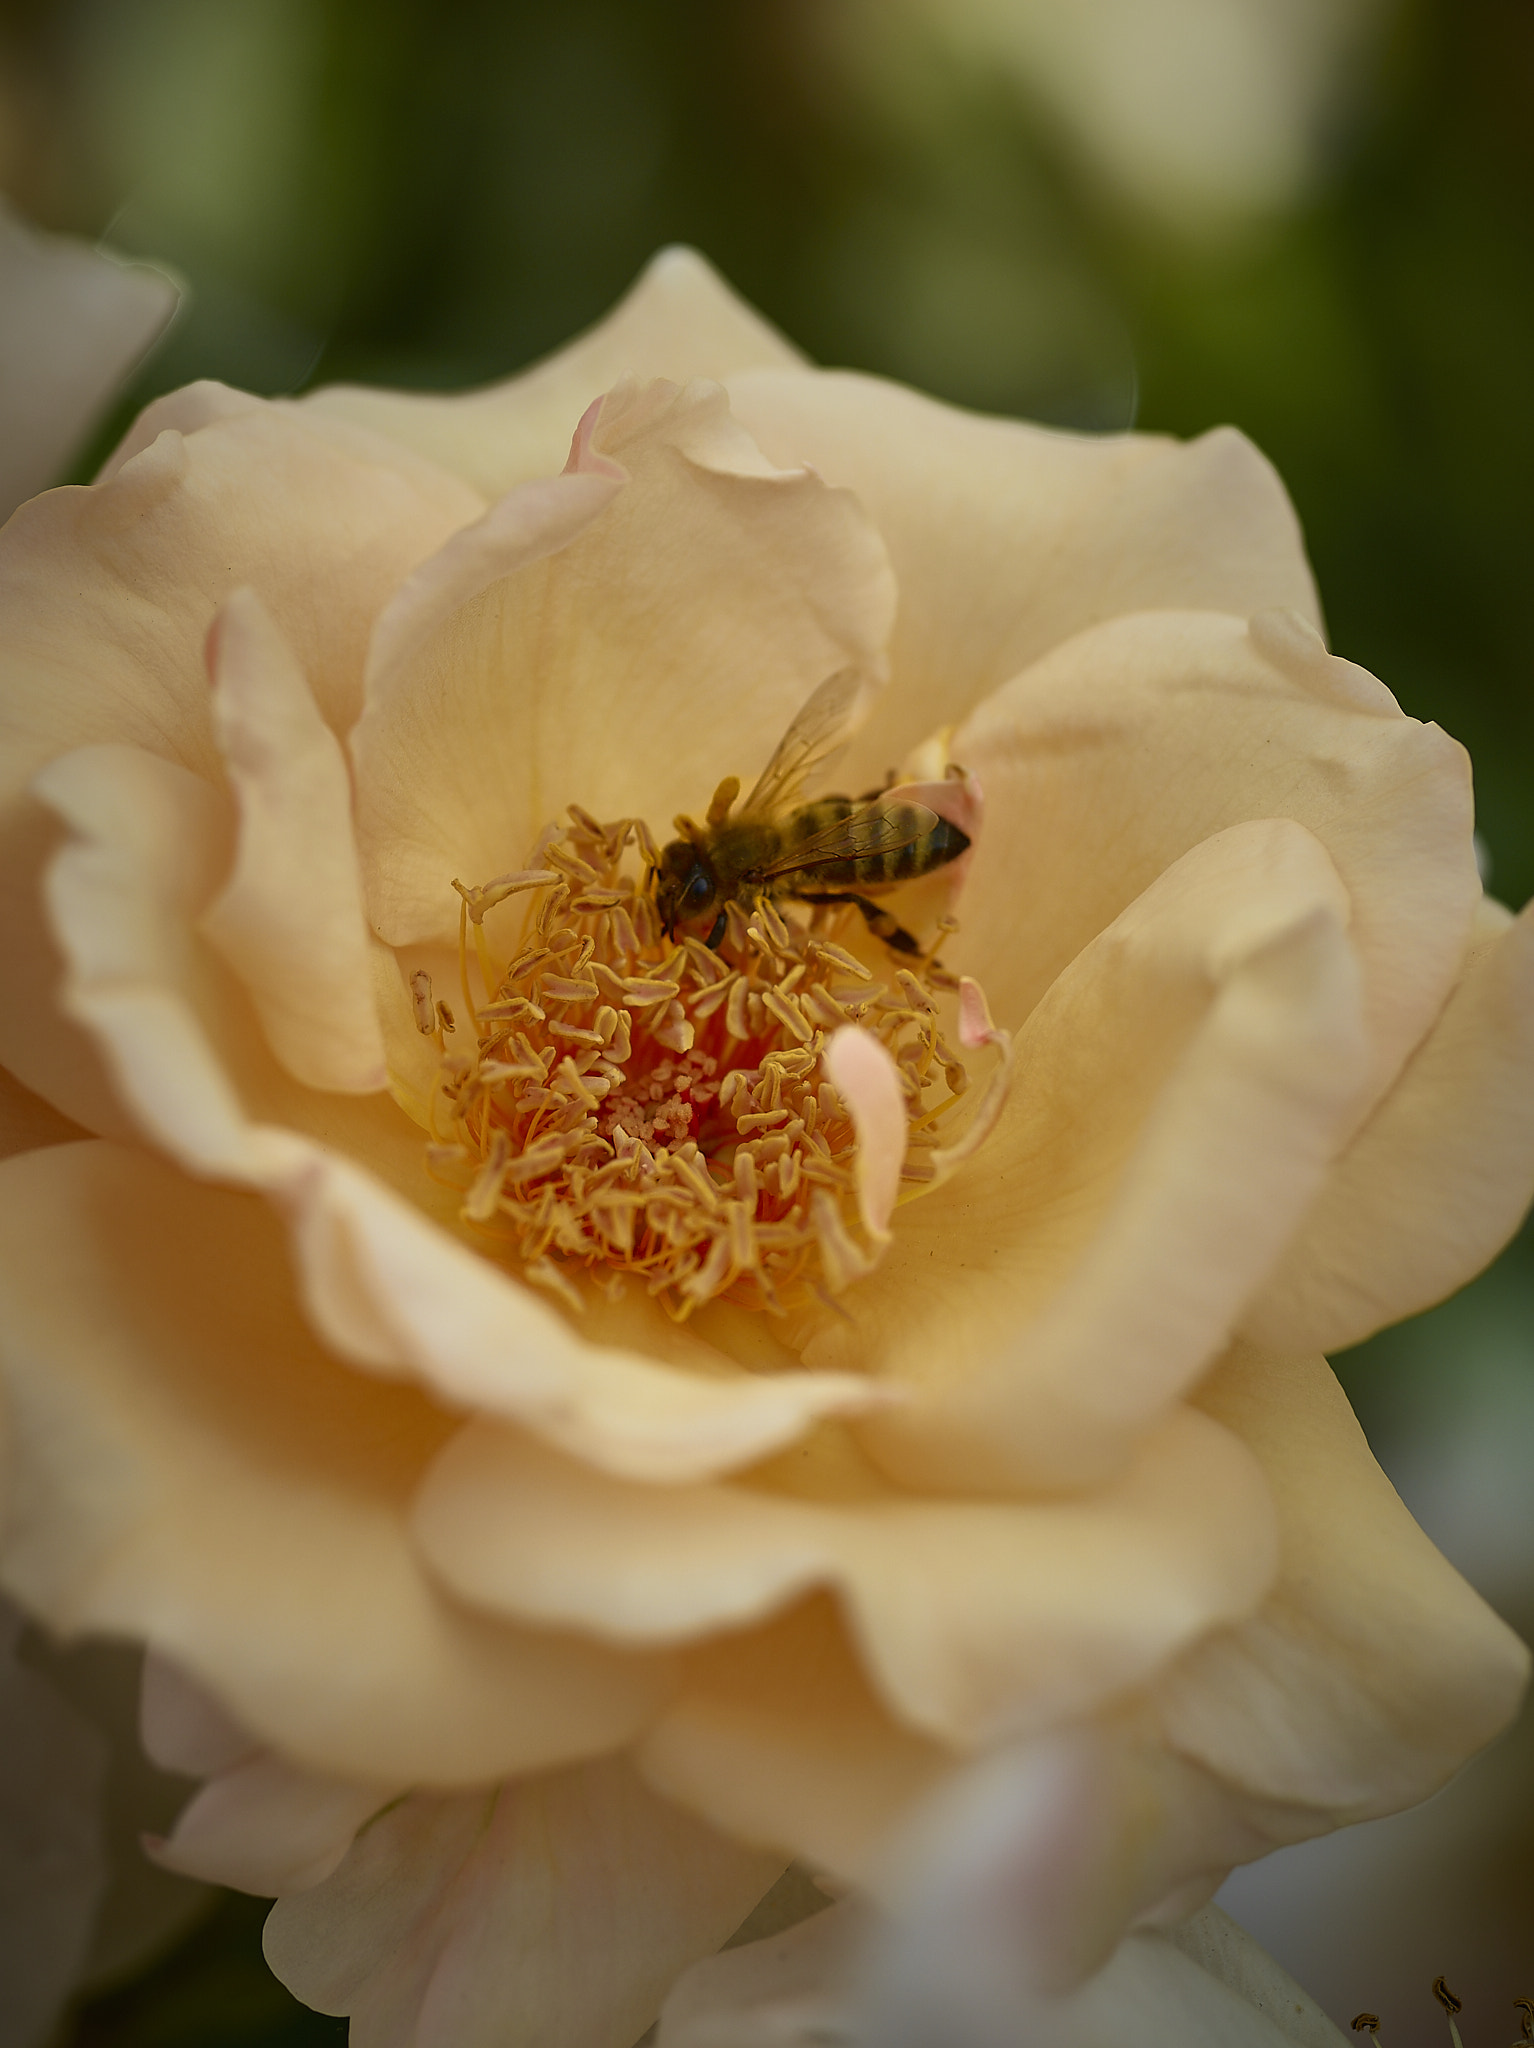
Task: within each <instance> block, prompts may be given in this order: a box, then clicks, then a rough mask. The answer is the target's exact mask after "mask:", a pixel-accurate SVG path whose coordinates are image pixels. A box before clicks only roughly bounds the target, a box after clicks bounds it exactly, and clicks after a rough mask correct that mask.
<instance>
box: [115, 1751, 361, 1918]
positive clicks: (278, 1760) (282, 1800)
mask: <svg viewBox="0 0 1534 2048" xmlns="http://www.w3.org/2000/svg"><path fill="white" fill-rule="evenodd" d="M399 1789H400V1788H399V1787H398V1786H393V1785H391V1786H381V1785H358V1784H355V1783H353V1782H351V1781H349V1780H347V1779H345V1778H334V1777H327V1776H324V1775H322V1774H320V1773H318V1772H315V1771H304V1770H298V1769H296V1768H295V1767H294V1766H293V1765H292V1764H290V1763H287V1762H286V1761H285V1760H284V1759H283V1758H282V1757H279V1756H273V1755H271V1753H270V1752H269V1751H261V1752H260V1753H259V1754H257V1755H256V1756H252V1757H245V1758H243V1759H242V1760H241V1761H240V1762H239V1763H235V1764H231V1765H230V1766H229V1768H228V1769H227V1770H224V1771H221V1772H220V1773H219V1774H218V1776H217V1777H215V1778H213V1779H211V1780H210V1781H209V1782H208V1783H207V1784H206V1785H204V1786H203V1788H202V1790H201V1791H200V1792H199V1793H198V1794H197V1795H196V1797H195V1798H194V1799H192V1800H191V1801H190V1803H189V1804H188V1805H186V1806H184V1807H183V1808H182V1809H181V1812H180V1814H179V1815H178V1816H177V1819H176V1825H175V1827H174V1828H173V1829H172V1831H171V1833H170V1835H169V1836H168V1837H167V1838H166V1839H164V1840H157V1841H153V1842H149V1843H146V1845H145V1846H146V1847H147V1848H148V1850H149V1853H150V1854H151V1855H152V1856H153V1858H154V1860H155V1862H156V1863H158V1864H160V1865H162V1866H163V1868H165V1869H166V1870H179V1871H183V1872H184V1873H185V1874H186V1875H187V1876H188V1877H202V1878H207V1879H208V1880H209V1881H210V1882H212V1883H214V1884H227V1885H232V1886H233V1887H234V1889H235V1890H236V1891H241V1892H254V1893H255V1894H256V1896H257V1897H258V1898H268V1899H269V1898H275V1897H276V1896H278V1894H280V1893H283V1892H301V1891H305V1890H307V1889H308V1887H309V1886H311V1885H316V1884H321V1883H323V1882H324V1880H325V1879H326V1878H327V1877H329V1875H330V1873H331V1872H332V1871H333V1870H334V1869H335V1868H336V1867H337V1865H338V1864H339V1863H340V1861H341V1859H342V1857H343V1856H345V1854H346V1852H347V1850H348V1849H350V1847H351V1845H352V1838H353V1836H354V1835H355V1834H356V1832H357V1830H358V1828H359V1827H361V1826H362V1824H363V1823H364V1822H365V1821H366V1820H368V1819H370V1818H371V1817H372V1815H373V1814H375V1813H377V1812H378V1810H379V1809H380V1807H382V1806H385V1805H386V1804H387V1803H388V1801H389V1800H390V1799H391V1798H393V1797H394V1796H395V1794H396V1793H397V1792H398V1791H399Z"/></svg>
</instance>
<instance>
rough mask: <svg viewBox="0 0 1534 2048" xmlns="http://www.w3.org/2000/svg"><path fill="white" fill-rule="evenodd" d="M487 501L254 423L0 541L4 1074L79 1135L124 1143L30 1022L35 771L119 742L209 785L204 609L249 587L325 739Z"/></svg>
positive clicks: (39, 982) (90, 1072) (86, 1074)
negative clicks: (413, 595)
mask: <svg viewBox="0 0 1534 2048" xmlns="http://www.w3.org/2000/svg"><path fill="white" fill-rule="evenodd" d="M482 509H483V501H482V500H481V499H479V498H478V497H477V496H476V495H475V494H474V493H473V492H471V491H469V490H468V489H467V487H466V486H464V485H462V484H460V483H459V482H458V481H457V480H456V479H454V478H451V477H448V476H445V475H443V474H441V473H434V481H433V482H432V483H431V485H430V486H429V487H428V486H427V485H426V484H424V483H422V482H421V481H420V480H418V479H417V480H411V479H408V478H406V477H405V476H404V475H403V474H402V473H401V472H400V470H399V468H398V467H397V465H394V464H392V463H391V464H382V463H380V462H378V461H376V460H374V461H366V460H362V459H360V458H359V457H357V456H356V455H355V454H351V453H346V452H343V451H342V450H340V449H339V448H338V447H337V446H336V445H335V444H334V443H333V442H332V441H330V440H329V439H327V437H326V436H325V434H323V433H316V432H314V431H312V430H310V429H307V428H306V427H304V426H302V425H300V424H298V423H297V422H296V421H295V420H294V419H292V418H291V417H289V416H287V415H285V414H283V413H281V412H278V411H276V410H274V409H273V408H272V407H270V406H262V405H257V406H256V407H255V408H254V409H253V410H250V411H247V412H245V413H243V414H241V415H239V416H237V417H230V418H224V419H222V420H219V421H218V422H216V423H214V424H211V425H207V426H205V427H203V428H202V429H201V430H200V431H198V432H194V433H190V434H187V435H185V436H183V435H181V434H179V433H167V434H162V435H161V436H160V437H159V438H158V440H156V442H155V443H154V444H153V446H152V447H150V448H148V449H146V450H145V451H144V452H143V453H142V454H140V455H139V456H137V457H136V458H135V459H134V460H133V461H131V462H129V463H128V464H127V465H126V466H125V467H124V468H123V469H122V471H121V472H120V474H119V475H117V476H116V477H115V478H114V479H113V480H112V481H110V482H108V483H106V484H103V485H101V486H99V487H96V488H93V489H89V490H66V491H54V492H50V493H48V494H47V495H46V496H45V497H42V498H38V499H35V500H34V501H33V502H32V503H31V504H30V505H27V506H25V507H24V508H23V509H22V510H21V511H20V512H19V513H17V515H16V516H15V517H14V518H13V519H12V520H11V521H10V523H9V524H8V525H7V526H6V528H5V531H4V533H3V535H0V704H3V706H4V711H3V715H0V875H3V877H4V884H3V887H0V949H3V951H4V954H5V959H6V967H7V975H8V985H9V988H10V991H11V994H10V999H9V1000H8V1001H7V1003H6V1004H5V1005H4V1006H3V1008H0V1062H3V1063H4V1064H5V1065H6V1066H8V1067H9V1068H10V1069H11V1070H12V1071H13V1072H14V1073H15V1074H16V1075H17V1076H18V1077H19V1078H20V1079H21V1080H22V1081H23V1082H25V1083H26V1085H27V1086H28V1087H30V1088H33V1089H35V1090H36V1091H37V1092H38V1093H40V1094H42V1095H45V1096H46V1097H47V1098H48V1099H49V1100H50V1101H52V1102H53V1103H54V1104H55V1106H56V1107H58V1108H60V1109H62V1110H63V1111H64V1112H65V1113H66V1114H68V1115H71V1116H74V1117H75V1118H76V1119H77V1120H78V1121H80V1122H83V1123H86V1124H87V1125H88V1126H89V1127H90V1128H91V1129H93V1130H105V1131H109V1132H113V1133H119V1132H121V1131H122V1130H123V1129H124V1125H123V1124H122V1122H121V1120H120V1118H118V1119H116V1120H114V1115H113V1111H112V1108H111V1098H110V1090H109V1089H108V1088H107V1087H106V1086H105V1084H104V1083H103V1080H102V1077H101V1074H100V1069H99V1064H98V1063H97V1061H96V1060H95V1058H94V1056H93V1055H92V1054H91V1052H90V1049H89V1047H88V1045H87V1044H86V1043H85V1042H84V1041H83V1040H82V1039H81V1036H80V1034H79V1033H78V1032H76V1031H73V1030H71V1029H70V1028H69V1027H67V1026H65V1027H62V1028H61V1027H59V1026H58V1025H57V1024H56V1023H55V1024H52V1025H50V1026H49V1028H47V1029H42V1028H40V1027H39V1022H38V1020H39V1019H40V1018H42V1017H44V1016H46V1014H47V1012H48V1010H49V1008H50V1007H51V1001H52V995H53V989H54V984H55V982H56V980H57V975H58V961H57V956H56V954H55V952H54V950H53V948H52V947H51V945H50V944H49V943H48V940H47V937H46V934H45V932H44V931H43V929H42V927H41V925H40V924H39V921H38V915H37V899H38V892H39V884H40V874H41V870H42V867H43V865H44V864H45V862H46V860H47V858H48V856H49V854H50V853H51V851H52V847H53V842H54V839H55V837H56V833H55V832H53V831H51V830H50V827H49V824H48V821H46V820H45V819H44V817H43V815H42V814H41V813H40V812H39V811H38V809H37V807H36V806H35V805H34V804H31V803H30V802H29V800H28V799H27V798H26V797H25V795H24V794H23V792H24V790H25V786H26V785H27V783H28V782H29V781H30V779H31V777H32V776H33V775H34V774H35V773H36V771H37V770H38V768H39V767H41V766H42V764H43V763H44V762H46V761H48V760H50V759H52V758H53V757H54V756H55V755H57V754H60V753H63V752H65V751H67V750H69V749H71V748H74V747H78V746H81V745H85V744H88V743H92V742H98V741H111V742H127V743H130V744H135V745H140V746H143V747H145V748H147V749H148V750H149V751H150V752H152V753H154V754H158V755H160V756H162V757H163V758H165V759H167V760H171V761H177V762H180V763H181V764H183V765H184V766H187V767H190V768H193V769H194V770H196V771H197V772H198V773H200V774H203V775H205V776H208V777H210V778H216V777H217V776H218V774H219V772H220V770H219V761H218V752H217V748H216V745H215V743H214V737H213V728H212V719H211V715H210V705H209V700H208V687H207V677H206V674H205V671H204V665H203V642H204V639H205V636H206V633H207V629H208V625H209V622H210V621H211V619H212V617H213V614H214V612H215V610H216V609H217V607H218V605H219V604H220V603H221V602H222V601H223V599H224V598H225V597H226V596H227V595H228V594H229V592H230V591H231V590H232V589H234V588H236V587H237V586H238V585H240V584H247V583H248V584H249V585H251V586H252V587H253V588H254V589H255V590H256V592H257V593H258V595H259V596H260V597H261V599H262V601H263V603H264V604H265V605H266V606H267V608H268V610H269V611H270V612H271V615H272V617H273V619H274V621H275V622H276V624H277V626H278V628H279V630H280V631H281V632H282V634H283V635H284V637H285V639H286V640H287V641H288V643H289V645H290V646H291V647H292V648H293V650H294V653H295V655H296V656H297V658H298V660H299V663H300V665H301V667H302V668H303V670H304V672H305V674H306V675H307V676H308V677H309V679H310V681H311V683H312V684H313V685H314V688H315V693H316V696H317V698H318V700H319V702H320V704H321V707H322V709H323V710H324V712H325V714H326V716H327V718H328V719H329V720H330V722H331V723H332V724H333V725H335V726H337V727H338V728H344V727H345V725H347V724H349V723H350V721H351V719H352V718H353V717H354V716H355V712H356V708H357V705H358V703H359V701H360V693H361V682H362V665H363V657H364V653H365V648H366V641H367V635H368V633H369V631H370V629H371V626H372V622H373V618H374V616H375V615H376V613H377V612H378V610H379V609H380V608H381V607H382V605H383V603H384V602H385V600H386V599H387V597H388V596H389V595H390V594H391V593H392V592H393V591H394V590H395V588H396V587H397V586H398V584H399V582H400V580H401V578H402V577H403V576H404V575H406V574H407V573H408V571H409V570H410V569H412V568H413V567H414V566H415V565H416V563H417V562H419V561H421V560H423V559H424V558H425V557H426V556H428V555H430V554H432V553H433V552H435V550H436V549H437V548H439V547H440V546H441V545H442V543H443V541H444V540H446V539H447V537H448V535H449V534H451V533H452V532H453V531H455V529H456V528H457V527H459V526H461V525H462V524H463V523H464V522H465V521H466V520H468V519H472V518H474V517H476V516H477V514H478V513H479V512H480V511H481V510H482Z"/></svg>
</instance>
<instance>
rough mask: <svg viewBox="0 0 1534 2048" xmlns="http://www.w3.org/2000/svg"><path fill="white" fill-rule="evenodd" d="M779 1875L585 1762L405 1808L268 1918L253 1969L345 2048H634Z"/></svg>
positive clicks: (765, 1860) (631, 1783)
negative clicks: (686, 1974)
mask: <svg viewBox="0 0 1534 2048" xmlns="http://www.w3.org/2000/svg"><path fill="white" fill-rule="evenodd" d="M781 1867H782V1863H781V1859H780V1858H777V1857H772V1856H764V1855H762V1854H760V1853H758V1852H754V1851H751V1850H746V1849H742V1848H740V1847H739V1846H738V1845H737V1844H735V1843H731V1842H727V1841H725V1840H724V1839H723V1838H722V1837H720V1836H719V1835H716V1834H715V1833H713V1831H712V1830H711V1829H708V1828H705V1827H704V1826H702V1825H701V1824H700V1823H699V1822H697V1821H695V1820H691V1819H689V1818H688V1817H687V1816H686V1815H684V1814H682V1813H680V1812H678V1811H677V1810H676V1809H675V1808H674V1807H671V1806H669V1805H667V1804H665V1803H664V1802H663V1801H661V1800H659V1799H657V1798H656V1797H655V1795H654V1794H653V1793H651V1792H649V1791H647V1790H646V1788H645V1787H644V1786H643V1785H642V1784H641V1783H640V1782H639V1781H638V1780H637V1779H636V1778H635V1776H634V1775H633V1772H632V1771H631V1769H630V1768H629V1766H628V1765H627V1764H626V1763H623V1762H621V1761H617V1760H615V1761H612V1762H609V1763H603V1764H593V1765H587V1766H585V1767H583V1768H581V1769H579V1770H574V1771H564V1772H560V1773H558V1774H556V1775H553V1776H549V1777H542V1778H536V1779H527V1780H524V1781H522V1782H521V1783H519V1784H512V1785H504V1786H502V1787H501V1788H500V1790H499V1792H497V1793H493V1794H490V1795H488V1796H487V1795H485V1794H479V1795H472V1794H466V1795H464V1796H463V1797H461V1798H458V1799H453V1800H438V1799H424V1798H419V1797H417V1798H411V1799H407V1800H405V1801H403V1802H402V1803H401V1804H400V1805H399V1806H397V1807H395V1808H394V1809H393V1810H392V1811H390V1812H389V1813H386V1814H384V1815H383V1816H382V1817H381V1818H380V1819H378V1820H377V1821H375V1822H374V1823H373V1824H372V1826H371V1827H369V1828H367V1829H366V1830H365V1831H364V1832H363V1834H362V1835H361V1836H360V1837H359V1838H358V1840H357V1844H356V1846H355V1848H354V1849H353V1850H352V1852H351V1854H350V1856H348V1858H347V1859H346V1861H345V1862H344V1863H343V1864H342V1865H341V1867H340V1869H339V1870H338V1871H337V1872H336V1874H335V1876H334V1877H332V1878H331V1879H330V1880H329V1881H328V1882H327V1883H325V1884H323V1885H321V1886H320V1887H319V1889H318V1890H316V1891H309V1892H306V1893H304V1894H302V1895H301V1896H299V1897H297V1898H291V1899H283V1900H282V1901H281V1902H280V1903H279V1904H278V1905H277V1906H276V1908H275V1909H274V1910H273V1912H272V1915H271V1918H270V1919H269V1920H268V1922H267V1928H266V1953H267V1959H268V1961H269V1962H270V1963H271V1965H272V1968H273V1969H274V1970H275V1971H276V1973H277V1975H278V1976H279V1977H281V1978H282V1979H283V1981H284V1982H285V1983H286V1984H287V1985H289V1986H290V1988H291V1989H292V1990H294V1991H295V1992H296V1993H297V1994H298V1996H299V1997H300V1998H302V1999H304V2000H305V2001H306V2002H307V2003H309V2004H311V2005H315V2006H318V2007H319V2009H320V2010H321V2011H322V2012H335V2013H349V2014H350V2015H351V2021H352V2025H351V2040H352V2043H353V2048H501V2044H503V2043H504V2042H506V2041H507V2040H508V2039H512V2038H514V2039H515V2040H516V2042H517V2043H518V2048H631V2044H632V2043H633V2042H634V2040H635V2039H636V2038H637V2036H638V2035H639V2034H640V2033H642V2032H643V2030H644V2028H645V2027H646V2026H647V2025H648V2024H649V2022H650V2021H651V2020H652V2019H653V2018H654V2016H655V2013H656V2011H657V2010H658V2008H659V2006H660V2002H661V1999H662V1998H663V1996H664V1995H665V1992H666V1989H667V1987H668V1986H669V1984H670V1983H671V1981H672V1979H673V1978H674V1977H675V1976H676V1974H677V1972H678V1970H679V1969H681V1968H682V1967H683V1966H684V1965H685V1964H687V1963H689V1962H692V1961H694V1960H695V1959H696V1958H697V1957H698V1956H700V1955H706V1954H708V1953H710V1952H711V1951H712V1950H713V1949H715V1948H717V1947H718V1946H719V1944H720V1943H721V1942H722V1941H723V1940H724V1939H725V1938H726V1937H727V1936H728V1935H729V1934H730V1932H731V1931H732V1930H733V1929H734V1928H735V1927H737V1926H739V1924H740V1922H741V1921H742V1920H743V1919H744V1918H745V1916H746V1914H747V1913H748V1912H749V1911H750V1909H751V1907H752V1906H753V1905H754V1904H755V1903H756V1901H757V1899H759V1898H760V1897H761V1895H762V1893H763V1892H765V1891H766V1890H767V1888H768V1887H769V1886H770V1885H771V1884H772V1882H773V1880H774V1878H775V1877H776V1876H777V1875H778V1873H779V1871H780V1869H781Z"/></svg>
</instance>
